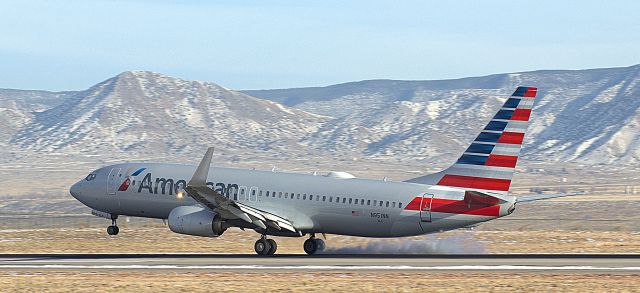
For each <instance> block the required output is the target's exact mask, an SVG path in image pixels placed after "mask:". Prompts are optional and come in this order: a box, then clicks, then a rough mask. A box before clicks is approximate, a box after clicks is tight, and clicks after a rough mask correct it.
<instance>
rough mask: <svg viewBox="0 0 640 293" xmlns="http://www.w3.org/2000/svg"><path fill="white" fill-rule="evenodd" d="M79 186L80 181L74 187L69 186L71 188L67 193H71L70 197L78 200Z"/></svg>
mask: <svg viewBox="0 0 640 293" xmlns="http://www.w3.org/2000/svg"><path fill="white" fill-rule="evenodd" d="M81 185H82V181H78V182H76V183H75V184H74V185H71V188H69V193H71V196H73V197H75V198H76V199H79V197H80V196H81V195H82V192H81V191H80V186H81Z"/></svg>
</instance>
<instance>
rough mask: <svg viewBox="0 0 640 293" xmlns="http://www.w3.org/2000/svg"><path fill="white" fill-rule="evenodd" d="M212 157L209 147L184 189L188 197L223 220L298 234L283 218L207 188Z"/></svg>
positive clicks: (291, 224)
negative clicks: (237, 221)
mask: <svg viewBox="0 0 640 293" xmlns="http://www.w3.org/2000/svg"><path fill="white" fill-rule="evenodd" d="M212 156H213V147H210V148H209V149H208V150H207V153H206V154H205V155H204V158H202V161H200V165H198V169H196V172H195V173H194V174H193V177H192V178H191V180H189V183H187V186H186V187H185V191H186V192H187V194H188V195H189V196H191V197H192V198H193V199H195V200H196V201H197V202H199V203H200V204H202V205H204V206H206V207H207V208H209V209H211V210H213V211H215V212H216V213H218V214H219V215H220V216H221V217H223V218H225V219H242V220H244V221H245V222H247V223H250V224H253V225H255V226H257V227H259V228H262V229H267V226H269V227H271V228H273V229H276V230H282V229H285V230H288V231H291V232H294V233H298V234H300V231H299V230H297V229H296V228H295V226H294V225H293V223H292V222H291V221H289V220H287V219H285V218H284V217H280V216H278V215H275V214H273V213H270V212H266V211H263V210H260V209H256V208H253V207H250V206H248V205H245V204H242V203H239V202H236V201H233V200H231V199H229V198H227V197H225V196H223V195H221V194H220V193H218V192H216V191H214V190H213V189H211V188H209V187H208V186H207V183H206V182H207V176H208V175H209V166H210V165H211V157H212Z"/></svg>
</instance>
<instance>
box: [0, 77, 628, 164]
mask: <svg viewBox="0 0 640 293" xmlns="http://www.w3.org/2000/svg"><path fill="white" fill-rule="evenodd" d="M519 85H530V86H537V87H538V88H539V91H538V93H539V97H538V98H537V104H536V107H535V109H534V111H533V116H532V119H533V123H532V125H531V126H530V129H529V133H528V134H527V139H526V144H525V148H524V151H523V157H524V159H525V160H527V161H536V162H546V163H557V162H578V163H586V164H605V165H606V164H613V163H616V164H626V165H633V164H636V163H637V162H638V161H639V160H640V151H639V150H638V148H637V146H638V145H640V134H639V133H640V131H638V129H640V99H637V97H638V96H639V95H640V91H639V88H640V87H638V85H640V65H633V66H629V67H620V68H599V69H587V70H560V71H558V70H537V71H531V72H520V73H505V74H493V75H488V76H481V77H465V78H460V79H449V80H430V81H402V80H366V81H359V82H350V83H344V84H337V85H330V86H326V87H313V88H293V89H275V90H266V91H265V90H252V91H236V90H231V89H228V88H225V87H223V86H221V85H218V84H215V83H211V82H205V81H190V80H185V79H180V78H175V77H170V76H167V75H164V74H160V73H154V72H150V71H125V72H122V73H120V74H118V75H116V76H114V77H112V78H109V79H106V80H104V81H102V82H100V83H97V84H96V85H94V86H92V87H90V88H88V89H86V90H83V91H67V92H47V91H28V90H11V89H0V114H1V115H0V123H3V124H4V125H9V127H6V128H4V129H3V130H0V146H2V147H3V148H4V150H3V151H5V152H6V151H14V152H16V151H20V152H22V151H26V152H45V153H46V152H61V153H65V154H69V155H78V154H88V155H102V156H106V157H107V156H112V157H125V156H126V157H131V156H137V155H149V154H158V155H173V154H182V155H192V154H193V155H198V156H199V155H201V154H200V152H201V150H202V149H203V148H204V147H206V146H210V145H216V146H220V147H221V148H222V149H224V150H225V151H227V152H229V153H244V154H251V153H261V154H272V155H273V156H274V157H280V158H282V159H283V160H289V159H296V158H300V157H305V156H316V157H327V156H331V157H336V158H342V159H349V158H386V159H394V160H398V161H406V162H410V161H411V162H421V164H425V163H434V164H437V165H443V164H448V163H452V160H454V159H455V158H457V156H458V155H459V154H460V152H462V150H463V149H464V148H465V147H466V146H467V145H468V144H469V142H470V141H471V139H472V138H473V137H474V136H475V135H477V133H478V132H479V131H480V129H481V127H482V126H483V125H484V124H485V123H486V122H487V121H488V120H489V119H490V116H491V115H493V113H495V111H497V109H498V108H499V107H500V104H501V102H502V101H504V99H506V97H507V96H508V95H509V94H510V93H511V91H512V90H513V88H515V87H516V86H519Z"/></svg>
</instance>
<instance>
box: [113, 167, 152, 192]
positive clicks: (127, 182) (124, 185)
mask: <svg viewBox="0 0 640 293" xmlns="http://www.w3.org/2000/svg"><path fill="white" fill-rule="evenodd" d="M145 169H147V168H140V169H138V170H137V171H135V172H133V174H131V176H127V179H125V180H124V182H122V184H121V185H120V187H119V188H118V191H127V189H129V185H131V177H136V176H138V175H139V174H140V173H142V171H144V170H145Z"/></svg>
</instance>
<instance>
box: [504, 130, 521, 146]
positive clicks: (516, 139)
mask: <svg viewBox="0 0 640 293" xmlns="http://www.w3.org/2000/svg"><path fill="white" fill-rule="evenodd" d="M523 139H524V133H519V132H506V131H505V132H503V133H502V135H500V138H498V143H509V144H522V140H523Z"/></svg>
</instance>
